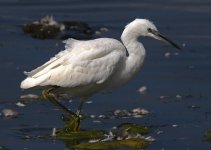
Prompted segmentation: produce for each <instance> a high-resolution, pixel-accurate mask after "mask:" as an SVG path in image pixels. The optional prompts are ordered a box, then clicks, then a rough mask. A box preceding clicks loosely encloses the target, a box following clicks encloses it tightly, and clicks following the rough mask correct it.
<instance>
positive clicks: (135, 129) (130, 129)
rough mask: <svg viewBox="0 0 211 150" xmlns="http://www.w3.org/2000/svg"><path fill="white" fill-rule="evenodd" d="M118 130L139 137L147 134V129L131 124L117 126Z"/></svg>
mask: <svg viewBox="0 0 211 150" xmlns="http://www.w3.org/2000/svg"><path fill="white" fill-rule="evenodd" d="M118 128H119V129H121V130H125V131H127V132H128V133H130V134H137V133H138V134H141V135H146V134H148V133H149V131H150V130H149V128H147V127H145V126H142V125H137V124H133V123H124V124H121V125H119V126H118Z"/></svg>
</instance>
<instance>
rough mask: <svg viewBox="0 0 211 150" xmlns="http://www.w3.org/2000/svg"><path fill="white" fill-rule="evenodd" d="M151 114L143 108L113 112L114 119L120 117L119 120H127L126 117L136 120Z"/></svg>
mask: <svg viewBox="0 0 211 150" xmlns="http://www.w3.org/2000/svg"><path fill="white" fill-rule="evenodd" d="M147 114H149V111H148V110H146V109H143V108H134V109H132V110H129V111H128V110H126V109H123V110H120V109H116V110H114V111H113V115H114V117H118V118H125V117H134V118H140V117H142V116H143V115H147Z"/></svg>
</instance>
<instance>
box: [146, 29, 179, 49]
mask: <svg viewBox="0 0 211 150" xmlns="http://www.w3.org/2000/svg"><path fill="white" fill-rule="evenodd" d="M148 31H149V32H150V33H152V34H153V35H155V37H157V39H159V40H162V41H165V42H167V43H169V44H171V45H172V46H174V47H175V48H177V49H181V48H180V47H179V46H178V45H177V44H176V43H174V42H173V41H171V40H170V39H168V38H167V37H165V36H164V35H162V34H160V33H159V32H158V31H156V30H153V29H148Z"/></svg>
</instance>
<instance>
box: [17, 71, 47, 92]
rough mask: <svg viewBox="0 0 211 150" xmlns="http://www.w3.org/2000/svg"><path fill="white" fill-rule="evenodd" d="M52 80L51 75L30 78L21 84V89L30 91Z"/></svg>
mask: <svg viewBox="0 0 211 150" xmlns="http://www.w3.org/2000/svg"><path fill="white" fill-rule="evenodd" d="M49 78H50V74H45V75H43V76H40V77H38V78H32V77H28V78H26V79H25V80H23V81H22V82H21V85H20V88H22V89H29V88H33V87H36V86H42V84H43V83H44V82H45V81H46V80H48V79H49Z"/></svg>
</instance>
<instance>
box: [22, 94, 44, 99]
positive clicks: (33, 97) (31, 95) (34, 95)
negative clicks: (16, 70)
mask: <svg viewBox="0 0 211 150" xmlns="http://www.w3.org/2000/svg"><path fill="white" fill-rule="evenodd" d="M20 98H21V99H39V98H40V96H39V95H36V94H26V95H21V97H20Z"/></svg>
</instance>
